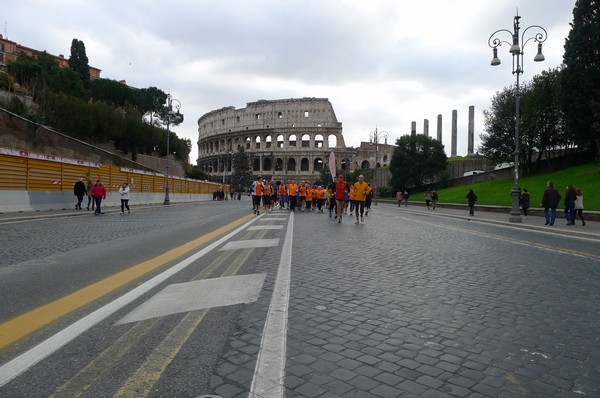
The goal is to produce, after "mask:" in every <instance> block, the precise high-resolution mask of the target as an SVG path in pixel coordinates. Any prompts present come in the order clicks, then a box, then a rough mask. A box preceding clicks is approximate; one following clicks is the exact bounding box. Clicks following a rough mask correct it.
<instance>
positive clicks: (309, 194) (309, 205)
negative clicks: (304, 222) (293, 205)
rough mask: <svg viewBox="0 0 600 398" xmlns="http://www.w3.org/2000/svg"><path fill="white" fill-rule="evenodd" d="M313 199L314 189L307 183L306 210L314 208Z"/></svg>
mask: <svg viewBox="0 0 600 398" xmlns="http://www.w3.org/2000/svg"><path fill="white" fill-rule="evenodd" d="M312 201H313V190H312V188H311V187H310V186H309V185H308V184H306V210H307V211H311V210H312Z"/></svg>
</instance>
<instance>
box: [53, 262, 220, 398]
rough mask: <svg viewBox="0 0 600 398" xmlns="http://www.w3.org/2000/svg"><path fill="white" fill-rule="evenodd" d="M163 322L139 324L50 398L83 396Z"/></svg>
mask: <svg viewBox="0 0 600 398" xmlns="http://www.w3.org/2000/svg"><path fill="white" fill-rule="evenodd" d="M218 266H219V264H218V263H217V262H213V263H212V264H210V265H209V266H208V267H206V268H205V269H203V270H202V271H201V272H200V274H198V278H200V279H204V278H207V277H209V276H210V275H211V274H212V273H213V272H214V271H215V270H216V269H217V268H218ZM161 322H162V319H161V318H154V319H148V320H146V321H144V322H138V323H137V324H136V325H135V326H133V327H132V328H131V329H129V330H128V331H127V333H125V334H124V335H122V336H121V337H119V339H118V340H117V341H116V342H115V343H114V344H113V345H111V346H110V347H108V348H107V349H106V350H104V351H103V352H102V353H101V354H100V355H99V356H98V357H97V358H96V359H94V360H93V361H92V362H90V363H89V364H88V365H87V366H86V367H85V368H83V369H82V370H81V371H79V373H77V374H76V375H75V376H73V377H72V378H71V379H70V380H69V381H68V382H66V383H65V384H63V385H62V386H61V387H60V388H58V389H57V390H56V391H55V392H54V394H52V395H51V396H50V398H63V397H64V398H77V397H80V396H82V395H83V394H84V393H85V392H86V391H87V390H88V389H89V388H90V387H91V386H92V384H93V383H94V382H95V381H96V380H98V379H99V378H100V377H103V376H104V375H105V374H106V373H107V372H108V371H109V370H110V369H112V368H113V367H114V366H115V364H116V363H117V362H119V361H120V360H121V358H123V357H125V356H126V355H129V353H130V352H131V350H132V349H133V347H134V346H135V345H136V344H138V343H139V342H140V341H142V339H144V338H145V337H146V335H147V334H148V333H153V332H154V328H155V327H157V326H158V325H160V323H161Z"/></svg>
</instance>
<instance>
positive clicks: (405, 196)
mask: <svg viewBox="0 0 600 398" xmlns="http://www.w3.org/2000/svg"><path fill="white" fill-rule="evenodd" d="M402 196H403V197H404V207H408V197H409V195H408V191H407V190H406V189H405V190H404V192H403V193H402Z"/></svg>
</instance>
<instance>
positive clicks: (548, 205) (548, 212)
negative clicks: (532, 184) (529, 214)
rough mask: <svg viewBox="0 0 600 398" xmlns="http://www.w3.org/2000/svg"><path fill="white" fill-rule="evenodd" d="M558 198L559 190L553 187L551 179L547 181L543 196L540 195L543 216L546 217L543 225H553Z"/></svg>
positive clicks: (559, 197) (559, 196)
mask: <svg viewBox="0 0 600 398" xmlns="http://www.w3.org/2000/svg"><path fill="white" fill-rule="evenodd" d="M560 199H561V195H560V192H558V191H557V190H556V188H554V183H553V182H552V181H548V184H546V189H545V190H544V196H542V207H543V208H544V218H545V219H546V224H545V225H548V224H550V226H552V225H554V221H556V208H557V207H558V204H559V203H560Z"/></svg>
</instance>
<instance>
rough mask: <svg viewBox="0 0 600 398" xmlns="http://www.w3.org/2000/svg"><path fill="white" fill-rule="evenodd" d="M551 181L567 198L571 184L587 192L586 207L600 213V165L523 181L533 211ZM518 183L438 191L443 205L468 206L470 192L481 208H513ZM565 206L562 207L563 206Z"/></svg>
mask: <svg viewBox="0 0 600 398" xmlns="http://www.w3.org/2000/svg"><path fill="white" fill-rule="evenodd" d="M548 180H552V181H553V182H554V186H555V187H556V188H557V189H558V190H559V192H561V194H562V195H563V197H564V191H565V190H566V189H565V188H566V186H567V185H568V184H573V185H574V186H575V187H577V188H580V189H581V190H582V192H583V197H584V201H583V202H584V207H585V209H586V210H594V211H600V166H599V165H598V164H597V163H588V164H585V165H581V166H575V167H570V168H567V169H563V170H560V171H555V172H552V173H544V174H538V175H534V176H529V177H523V178H520V179H519V186H520V187H521V188H523V189H527V190H528V191H529V193H530V196H531V207H539V206H540V202H541V200H542V195H543V194H544V189H545V188H546V183H547V182H548ZM513 184H514V181H513V179H512V178H510V179H502V180H493V181H485V182H479V183H475V184H468V185H461V186H457V187H452V188H446V189H440V190H438V191H437V192H438V195H439V198H440V199H439V201H440V203H460V204H463V203H466V199H465V196H466V195H467V193H468V192H469V189H473V190H474V191H475V193H476V194H477V198H478V200H477V204H479V205H493V206H511V204H512V196H511V195H510V193H511V190H512V187H513ZM420 198H423V192H413V193H412V195H411V197H410V199H411V200H418V199H420ZM561 205H562V203H561Z"/></svg>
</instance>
